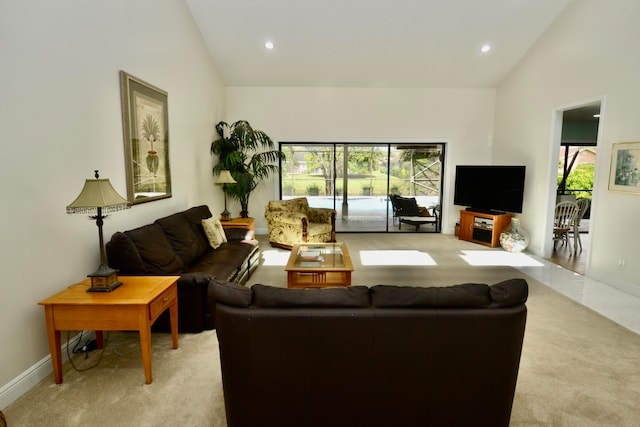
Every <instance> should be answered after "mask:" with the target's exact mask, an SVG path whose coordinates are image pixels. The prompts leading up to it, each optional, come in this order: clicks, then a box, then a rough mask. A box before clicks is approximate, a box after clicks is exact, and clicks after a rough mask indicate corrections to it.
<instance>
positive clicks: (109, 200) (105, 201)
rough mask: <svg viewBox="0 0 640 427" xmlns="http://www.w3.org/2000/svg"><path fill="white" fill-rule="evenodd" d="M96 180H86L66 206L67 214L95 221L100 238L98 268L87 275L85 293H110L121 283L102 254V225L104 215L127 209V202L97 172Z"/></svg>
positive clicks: (128, 206) (116, 271) (116, 273)
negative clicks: (87, 287)
mask: <svg viewBox="0 0 640 427" xmlns="http://www.w3.org/2000/svg"><path fill="white" fill-rule="evenodd" d="M95 177H96V179H87V180H86V181H85V183H84V187H83V188H82V191H81V192H80V195H79V196H78V197H77V198H76V199H75V200H74V201H73V202H71V204H70V205H69V206H67V213H68V214H76V213H79V214H88V215H89V218H91V219H95V220H96V225H97V226H98V235H99V237H100V267H98V269H97V270H96V271H94V272H93V273H91V274H89V275H88V277H90V278H91V287H90V288H89V289H87V292H111V291H112V290H114V289H115V288H117V287H118V286H120V285H122V282H119V281H118V270H115V269H113V268H111V267H109V266H108V265H107V260H106V257H105V254H104V239H103V238H102V224H103V222H104V221H103V220H104V218H106V217H107V216H106V215H104V214H105V213H110V212H117V211H121V210H124V209H129V208H130V207H131V206H130V204H129V201H128V200H126V199H123V198H122V197H121V196H120V195H119V194H118V193H117V192H116V190H114V188H113V187H112V186H111V183H110V182H109V180H108V179H104V178H103V179H99V177H100V175H99V174H98V171H97V170H96V171H95Z"/></svg>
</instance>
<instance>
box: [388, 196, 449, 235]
mask: <svg viewBox="0 0 640 427" xmlns="http://www.w3.org/2000/svg"><path fill="white" fill-rule="evenodd" d="M389 199H390V200H391V206H392V208H393V218H392V221H393V224H394V225H395V223H396V222H395V221H396V218H397V219H398V229H400V230H402V224H408V225H413V226H414V227H416V231H417V230H419V229H420V226H421V225H423V224H433V225H434V226H435V230H436V232H439V231H440V222H439V221H438V207H437V206H434V207H432V208H431V210H430V209H428V208H426V207H424V206H418V202H417V201H416V199H415V197H403V196H398V195H397V194H390V195H389Z"/></svg>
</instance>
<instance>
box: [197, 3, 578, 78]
mask: <svg viewBox="0 0 640 427" xmlns="http://www.w3.org/2000/svg"><path fill="white" fill-rule="evenodd" d="M186 1H187V4H188V5H189V7H190V9H191V12H192V14H193V16H194V19H195V21H196V23H197V25H198V27H199V29H200V31H201V33H202V35H203V37H204V40H205V42H206V44H207V46H208V47H209V50H210V52H211V55H212V57H213V59H214V62H215V63H216V65H217V67H218V69H219V70H220V72H221V73H222V76H223V78H224V81H225V84H226V85H227V86H338V87H416V88H418V87H430V88H491V87H496V86H497V85H498V84H499V83H500V81H501V80H502V79H503V78H504V77H505V76H506V75H507V74H508V73H509V71H510V70H511V69H512V68H513V67H514V66H515V65H516V64H517V63H518V61H519V60H520V59H521V58H522V57H523V56H524V55H525V53H526V52H527V50H528V49H529V48H530V47H531V46H532V45H533V43H534V42H535V41H536V40H537V39H538V37H539V36H540V35H541V34H542V33H544V31H545V30H546V29H547V28H548V27H549V25H550V24H551V23H552V22H553V21H554V20H555V19H556V17H557V16H558V15H559V14H560V13H561V12H562V10H563V9H564V7H565V6H566V5H567V3H569V1H570V0H186ZM267 41H271V42H273V44H274V48H273V49H271V50H268V49H266V48H265V42H267ZM484 44H489V45H491V47H492V49H491V50H490V51H489V52H488V53H482V52H481V51H480V48H481V46H483V45H484Z"/></svg>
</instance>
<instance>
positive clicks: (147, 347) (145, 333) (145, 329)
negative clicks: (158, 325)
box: [140, 323, 153, 384]
mask: <svg viewBox="0 0 640 427" xmlns="http://www.w3.org/2000/svg"><path fill="white" fill-rule="evenodd" d="M140 350H141V352H142V366H144V382H145V384H151V381H152V380H153V378H152V375H151V325H149V323H147V324H146V325H144V326H142V327H141V328H140Z"/></svg>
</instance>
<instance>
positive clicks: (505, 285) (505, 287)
mask: <svg viewBox="0 0 640 427" xmlns="http://www.w3.org/2000/svg"><path fill="white" fill-rule="evenodd" d="M490 294H491V299H492V300H493V303H492V306H493V307H510V306H512V305H518V304H524V303H525V302H527V298H528V296H529V285H528V284H527V281H526V280H524V279H509V280H505V281H503V282H500V283H496V284H494V285H491V288H490Z"/></svg>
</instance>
